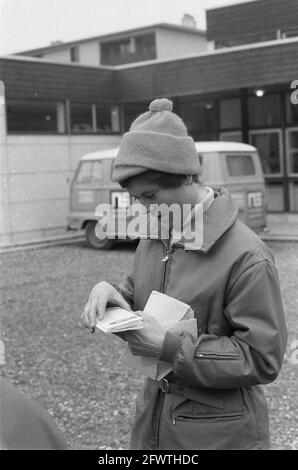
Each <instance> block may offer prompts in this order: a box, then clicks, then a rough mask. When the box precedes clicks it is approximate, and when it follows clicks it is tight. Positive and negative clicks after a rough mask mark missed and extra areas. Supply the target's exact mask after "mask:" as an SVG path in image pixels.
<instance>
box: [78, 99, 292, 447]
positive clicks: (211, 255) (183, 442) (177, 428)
mask: <svg viewBox="0 0 298 470" xmlns="http://www.w3.org/2000/svg"><path fill="white" fill-rule="evenodd" d="M199 172H200V167H199V160H198V157H197V152H196V149H195V144H194V142H193V140H192V138H191V137H189V136H188V135H187V130H186V127H185V125H184V123H183V121H182V120H181V119H180V118H179V117H178V116H177V115H175V114H174V113H173V112H172V103H171V102H170V101H169V100H167V99H162V100H155V101H153V102H152V103H151V105H150V107H149V111H148V112H146V113H144V114H142V115H140V116H139V117H138V118H137V119H136V120H135V121H134V122H133V124H132V126H131V128H130V130H129V132H127V133H126V134H124V136H123V139H122V141H121V145H120V150H119V154H118V156H117V158H116V160H115V164H114V168H113V179H114V181H118V182H120V184H121V185H122V186H123V187H125V188H127V189H128V191H129V193H130V195H131V196H133V197H135V198H138V199H139V200H140V202H141V203H142V204H143V205H145V206H146V209H147V210H148V211H150V205H151V204H158V205H159V204H162V203H165V204H167V205H170V204H172V203H176V204H179V206H181V207H182V206H183V204H190V205H191V207H192V208H193V209H192V212H191V214H193V213H194V211H195V209H196V207H197V206H198V203H202V204H203V211H204V214H203V243H202V244H198V243H196V242H195V241H194V242H192V241H191V240H190V241H189V240H186V239H185V237H184V236H183V233H184V232H182V236H181V239H180V240H179V239H178V240H174V241H173V240H170V239H168V240H167V239H163V238H160V239H150V238H148V239H142V240H141V241H140V243H139V245H138V248H137V251H136V255H135V263H134V269H133V272H132V274H131V275H129V276H128V277H127V279H126V281H125V282H124V283H123V284H120V285H119V286H115V285H110V284H108V283H106V282H100V283H99V284H97V285H96V286H95V287H94V288H93V290H92V292H91V295H90V298H89V301H88V302H87V305H86V307H85V310H84V313H83V315H82V318H83V321H84V323H85V325H86V326H88V327H89V328H90V329H91V331H94V326H95V320H96V318H98V317H102V315H103V312H104V310H105V306H106V304H107V302H108V301H112V302H113V303H116V304H118V305H120V306H122V307H124V308H128V307H129V306H130V307H131V308H132V309H133V310H136V311H139V313H140V314H141V315H142V316H143V318H144V328H143V329H142V330H138V331H131V332H127V333H125V335H124V339H125V341H127V342H128V344H129V347H130V349H131V351H132V352H133V354H137V355H147V356H152V357H156V358H159V359H160V360H162V361H166V362H169V363H171V364H172V367H173V372H171V373H170V374H168V375H167V377H166V378H165V379H163V380H161V381H154V380H151V379H148V380H147V381H146V384H145V387H144V389H143V390H142V392H141V394H140V395H139V399H138V402H137V409H136V416H135V420H134V424H133V428H132V435H131V448H132V449H143V450H145V449H267V448H268V447H269V420H268V411H267V406H266V400H265V397H264V394H263V391H262V389H261V387H260V384H267V383H269V382H272V381H273V380H274V379H275V378H276V377H277V375H278V373H279V370H280V368H281V364H282V359H283V355H284V352H285V346H286V341H287V331H286V325H285V319H284V312H283V306H282V300H281V294H280V286H279V280H278V274H277V271H276V267H275V264H274V259H273V255H272V253H271V251H270V250H269V248H268V247H267V246H266V245H265V244H264V243H263V242H262V241H261V240H260V239H259V237H258V236H257V235H255V233H254V232H252V231H251V230H250V229H249V228H248V227H247V226H246V225H244V224H243V223H242V222H241V221H240V220H239V219H238V218H237V213H238V210H237V208H236V206H235V204H234V202H233V200H232V198H231V196H230V194H229V192H228V191H227V190H226V189H224V188H214V189H212V188H207V187H204V186H203V185H202V184H200V183H198V182H197V178H196V175H198V174H199ZM191 220H192V219H191ZM170 228H171V227H170ZM195 230H199V227H195ZM170 235H171V231H170ZM152 290H158V291H160V292H165V293H166V294H168V295H170V296H172V297H175V298H177V299H179V300H181V301H183V302H185V303H187V304H189V305H190V306H191V307H192V309H193V311H194V313H195V317H196V319H197V333H198V337H197V338H195V337H194V336H193V335H191V334H190V333H187V332H183V331H181V332H180V333H173V332H170V331H164V330H163V328H161V327H160V325H159V324H158V323H157V322H156V321H154V320H153V319H152V318H151V317H150V316H148V315H146V314H145V313H143V312H142V310H143V308H144V306H145V304H146V301H147V299H148V297H149V295H150V293H151V291H152Z"/></svg>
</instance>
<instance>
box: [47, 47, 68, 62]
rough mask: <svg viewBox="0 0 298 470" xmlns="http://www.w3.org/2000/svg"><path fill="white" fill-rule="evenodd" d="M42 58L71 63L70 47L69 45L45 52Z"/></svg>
mask: <svg viewBox="0 0 298 470" xmlns="http://www.w3.org/2000/svg"><path fill="white" fill-rule="evenodd" d="M42 59H46V60H52V61H53V62H61V63H63V64H68V63H70V49H69V47H67V48H65V49H61V50H59V51H52V52H45V53H44V54H43V55H42Z"/></svg>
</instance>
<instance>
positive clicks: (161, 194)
mask: <svg viewBox="0 0 298 470" xmlns="http://www.w3.org/2000/svg"><path fill="white" fill-rule="evenodd" d="M172 108H173V104H172V102H171V101H169V100H168V99H160V100H154V101H152V103H151V104H150V106H149V111H147V112H145V113H144V114H141V115H140V116H139V117H137V119H135V121H134V122H133V123H132V125H131V127H130V129H129V131H128V132H126V133H125V134H124V135H123V137H122V140H121V144H120V148H119V152H118V155H117V157H116V159H115V162H114V165H113V172H112V179H113V181H117V182H119V183H120V185H121V186H122V187H125V188H127V189H128V191H129V192H130V194H131V195H132V196H134V197H137V198H139V199H140V201H141V202H142V203H143V204H144V205H145V206H148V205H149V204H161V203H167V204H170V203H174V202H175V203H178V204H179V203H180V204H187V203H189V202H190V201H192V202H193V195H194V191H195V186H196V184H195V182H196V178H197V177H196V175H198V174H199V173H200V162H199V158H198V154H197V150H196V146H195V143H194V141H193V139H192V138H191V137H190V136H189V135H188V133H187V129H186V126H185V124H184V122H183V121H182V119H181V118H180V117H179V116H177V115H176V114H175V113H173V112H172Z"/></svg>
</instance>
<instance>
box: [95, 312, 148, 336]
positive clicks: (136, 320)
mask: <svg viewBox="0 0 298 470" xmlns="http://www.w3.org/2000/svg"><path fill="white" fill-rule="evenodd" d="M143 323H144V321H143V319H142V317H140V316H139V315H137V314H135V313H134V312H129V311H128V310H125V309H124V308H120V307H108V308H107V309H106V311H105V315H104V318H103V320H99V321H97V323H96V327H97V328H99V329H100V330H102V331H103V332H104V333H120V332H121V331H128V330H139V329H140V328H143Z"/></svg>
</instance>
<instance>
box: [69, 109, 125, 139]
mask: <svg viewBox="0 0 298 470" xmlns="http://www.w3.org/2000/svg"><path fill="white" fill-rule="evenodd" d="M70 120H71V132H73V133H80V134H84V133H87V134H89V133H105V134H111V133H114V132H115V133H119V132H120V118H119V106H117V105H109V104H103V105H99V104H83V103H82V104H78V103H70Z"/></svg>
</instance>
